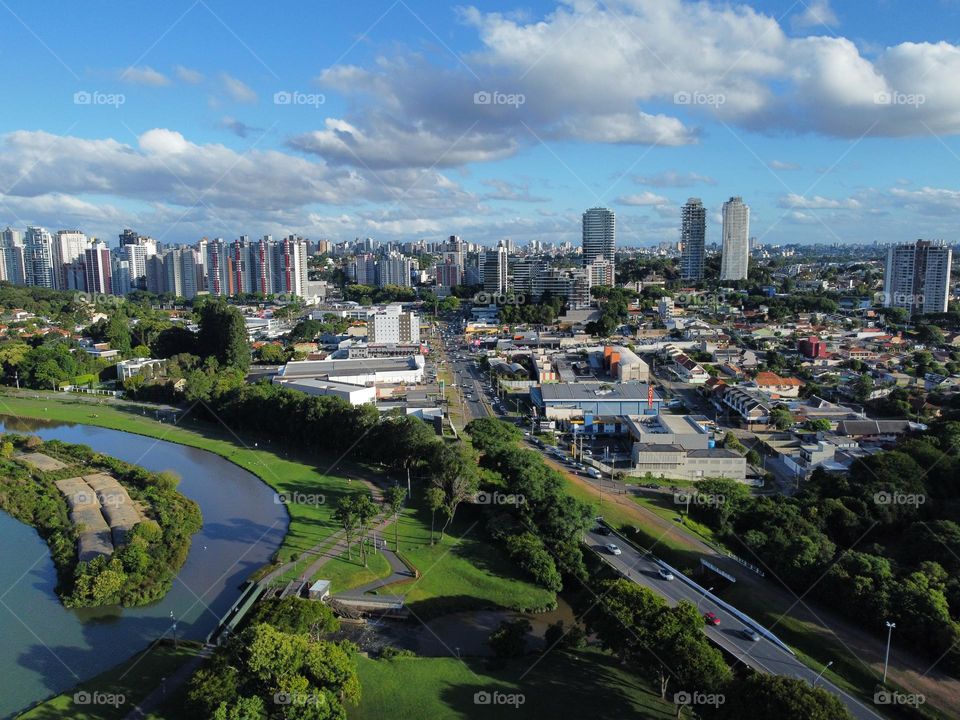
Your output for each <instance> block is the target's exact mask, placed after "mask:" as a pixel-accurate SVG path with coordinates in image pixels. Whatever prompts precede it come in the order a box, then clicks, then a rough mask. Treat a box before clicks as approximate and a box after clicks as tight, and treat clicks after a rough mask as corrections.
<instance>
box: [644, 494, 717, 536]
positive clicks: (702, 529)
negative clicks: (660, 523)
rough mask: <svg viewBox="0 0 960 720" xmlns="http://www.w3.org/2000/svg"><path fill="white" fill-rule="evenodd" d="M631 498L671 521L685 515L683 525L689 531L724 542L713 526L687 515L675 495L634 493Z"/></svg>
mask: <svg viewBox="0 0 960 720" xmlns="http://www.w3.org/2000/svg"><path fill="white" fill-rule="evenodd" d="M631 499H632V500H633V501H634V502H635V503H636V504H637V505H640V506H642V507H645V508H647V510H649V511H650V512H652V513H655V514H657V515H658V516H660V517H662V518H663V519H664V520H669V521H670V522H675V521H676V518H677V517H680V516H683V527H684V528H686V529H687V530H688V531H689V532H692V533H694V534H696V535H699V536H700V537H701V538H703V539H704V540H706V541H707V542H710V543H714V544H715V545H722V544H723V543H721V542H720V541H719V540H717V538H716V537H715V536H714V534H713V530H712V529H711V528H709V527H707V526H706V525H704V524H703V523H700V522H697V521H696V520H694V519H693V518H691V517H690V516H689V515H686V514H685V513H686V509H685V507H684V506H683V505H675V504H674V502H673V495H656V496H654V497H638V496H636V495H632V496H631Z"/></svg>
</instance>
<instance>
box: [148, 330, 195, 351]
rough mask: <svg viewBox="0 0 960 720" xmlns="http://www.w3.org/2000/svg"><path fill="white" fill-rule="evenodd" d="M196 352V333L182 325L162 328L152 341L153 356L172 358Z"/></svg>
mask: <svg viewBox="0 0 960 720" xmlns="http://www.w3.org/2000/svg"><path fill="white" fill-rule="evenodd" d="M196 353H197V336H196V334H195V333H193V332H192V331H191V330H188V329H187V328H185V327H181V326H180V325H174V326H173V327H168V328H166V329H165V330H161V331H160V333H159V334H158V335H157V336H156V338H154V340H153V342H152V343H150V355H151V357H157V358H170V357H173V356H174V355H195V354H196Z"/></svg>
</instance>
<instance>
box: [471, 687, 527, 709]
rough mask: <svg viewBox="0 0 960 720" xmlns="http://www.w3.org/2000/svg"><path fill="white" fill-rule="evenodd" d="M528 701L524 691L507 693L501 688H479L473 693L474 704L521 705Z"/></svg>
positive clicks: (516, 706)
mask: <svg viewBox="0 0 960 720" xmlns="http://www.w3.org/2000/svg"><path fill="white" fill-rule="evenodd" d="M526 701H527V698H526V696H524V694H523V693H505V692H500V691H499V690H478V691H477V692H475V693H474V694H473V704H474V705H510V706H513V707H515V708H518V707H520V706H521V705H523V704H524V703H525V702H526Z"/></svg>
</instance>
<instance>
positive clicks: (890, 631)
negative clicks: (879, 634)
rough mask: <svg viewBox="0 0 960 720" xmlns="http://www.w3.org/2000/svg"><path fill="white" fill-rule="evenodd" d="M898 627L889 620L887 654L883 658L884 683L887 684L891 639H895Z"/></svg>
mask: <svg viewBox="0 0 960 720" xmlns="http://www.w3.org/2000/svg"><path fill="white" fill-rule="evenodd" d="M896 626H897V624H896V623H894V622H890V621H889V620H887V653H886V656H885V657H884V658H883V682H884V684H886V682H887V668H888V667H889V665H890V639H891V638H892V637H893V629H894V628H895V627H896Z"/></svg>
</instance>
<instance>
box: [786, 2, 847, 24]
mask: <svg viewBox="0 0 960 720" xmlns="http://www.w3.org/2000/svg"><path fill="white" fill-rule="evenodd" d="M800 6H801V7H802V8H803V11H802V12H800V13H797V14H796V15H794V16H792V17H791V18H790V23H791V24H792V25H793V27H795V28H798V29H806V28H811V27H812V28H816V27H818V26H819V27H820V29H821V30H823V29H829V28H831V27H834V26H836V25H838V24H839V20H837V14H836V13H835V12H834V11H833V8H832V7H830V0H807V2H806V4H804V3H801V4H800Z"/></svg>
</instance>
